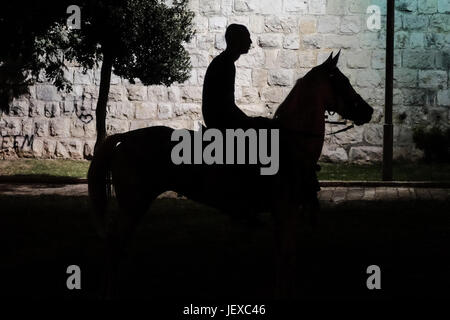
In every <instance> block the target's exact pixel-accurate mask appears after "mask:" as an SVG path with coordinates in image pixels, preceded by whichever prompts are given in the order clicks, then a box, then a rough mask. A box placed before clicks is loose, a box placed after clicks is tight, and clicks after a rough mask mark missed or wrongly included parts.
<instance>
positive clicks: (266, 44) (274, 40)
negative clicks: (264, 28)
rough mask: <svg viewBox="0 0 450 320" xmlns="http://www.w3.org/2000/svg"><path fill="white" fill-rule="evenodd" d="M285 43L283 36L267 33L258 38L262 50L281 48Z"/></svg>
mask: <svg viewBox="0 0 450 320" xmlns="http://www.w3.org/2000/svg"><path fill="white" fill-rule="evenodd" d="M282 41H283V35H281V34H273V33H265V34H262V35H260V36H259V37H258V44H259V46H260V47H261V48H279V47H281V44H282Z"/></svg>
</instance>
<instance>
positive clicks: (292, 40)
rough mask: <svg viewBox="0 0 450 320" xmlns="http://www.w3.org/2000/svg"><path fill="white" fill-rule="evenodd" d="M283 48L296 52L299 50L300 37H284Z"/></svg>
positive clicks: (294, 35) (290, 35) (292, 35)
mask: <svg viewBox="0 0 450 320" xmlns="http://www.w3.org/2000/svg"><path fill="white" fill-rule="evenodd" d="M283 48H284V49H291V50H297V49H299V48H300V37H299V36H298V35H296V34H288V35H286V36H284V40H283Z"/></svg>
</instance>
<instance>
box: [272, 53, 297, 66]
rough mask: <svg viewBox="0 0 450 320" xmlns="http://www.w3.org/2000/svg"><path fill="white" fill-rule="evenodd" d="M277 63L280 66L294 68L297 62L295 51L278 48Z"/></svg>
mask: <svg viewBox="0 0 450 320" xmlns="http://www.w3.org/2000/svg"><path fill="white" fill-rule="evenodd" d="M277 64H278V65H279V66H280V67H281V68H287V69H294V68H296V67H297V64H298V56H297V51H292V50H280V52H279V53H278V57H277Z"/></svg>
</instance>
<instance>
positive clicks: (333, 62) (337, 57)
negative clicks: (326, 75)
mask: <svg viewBox="0 0 450 320" xmlns="http://www.w3.org/2000/svg"><path fill="white" fill-rule="evenodd" d="M340 54H341V50H339V52H338V53H337V55H335V56H334V58H333V59H331V65H332V66H333V67H336V65H337V63H338V61H339V55H340ZM328 59H329V58H328Z"/></svg>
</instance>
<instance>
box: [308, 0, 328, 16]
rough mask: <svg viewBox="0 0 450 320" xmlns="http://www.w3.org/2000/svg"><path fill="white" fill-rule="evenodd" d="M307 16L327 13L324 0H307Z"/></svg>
mask: <svg viewBox="0 0 450 320" xmlns="http://www.w3.org/2000/svg"><path fill="white" fill-rule="evenodd" d="M308 8H309V10H308V11H309V14H314V15H323V14H325V13H326V11H327V2H326V0H308Z"/></svg>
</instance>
